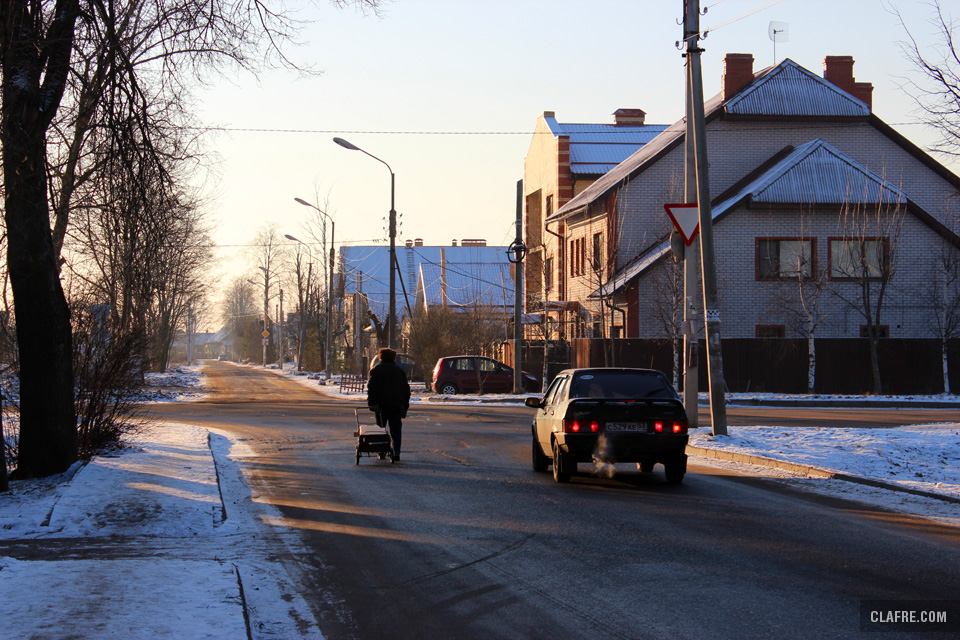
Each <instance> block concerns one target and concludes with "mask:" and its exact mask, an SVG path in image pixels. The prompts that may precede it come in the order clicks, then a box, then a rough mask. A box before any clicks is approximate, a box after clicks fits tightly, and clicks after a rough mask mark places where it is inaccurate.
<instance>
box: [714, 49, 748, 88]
mask: <svg viewBox="0 0 960 640" xmlns="http://www.w3.org/2000/svg"><path fill="white" fill-rule="evenodd" d="M751 82H753V54H750V53H728V54H727V55H725V56H724V57H723V76H722V77H721V79H720V84H721V85H723V89H722V93H721V95H720V98H721V99H722V100H729V99H730V98H732V97H733V94H735V93H736V92H737V91H740V89H743V88H744V87H745V86H747V85H748V84H750V83H751Z"/></svg>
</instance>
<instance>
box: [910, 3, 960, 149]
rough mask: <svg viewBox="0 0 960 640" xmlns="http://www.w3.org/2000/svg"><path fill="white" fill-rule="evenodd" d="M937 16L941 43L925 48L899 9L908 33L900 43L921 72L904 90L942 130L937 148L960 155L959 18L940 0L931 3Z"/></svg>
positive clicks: (923, 116) (926, 118)
mask: <svg viewBox="0 0 960 640" xmlns="http://www.w3.org/2000/svg"><path fill="white" fill-rule="evenodd" d="M930 6H931V7H932V11H933V15H932V16H931V18H930V20H929V23H930V25H931V26H932V27H933V29H934V30H935V31H936V32H938V35H939V38H940V44H939V46H927V45H925V46H923V47H921V46H920V45H919V44H918V43H917V40H916V39H915V38H914V37H913V34H912V33H911V32H910V30H909V29H908V28H907V26H906V23H905V22H904V20H903V17H902V16H901V15H900V13H899V12H898V11H896V9H894V10H893V12H894V13H895V14H896V15H897V17H898V18H899V19H900V25H901V26H902V27H903V30H904V32H905V33H906V34H907V38H906V40H904V41H902V42H900V43H899V45H900V50H901V51H902V52H903V54H904V56H906V58H907V59H908V60H909V61H910V62H912V63H913V66H914V68H915V69H916V70H917V71H918V74H917V75H915V76H913V77H911V78H910V79H906V80H904V82H903V84H902V85H901V88H902V89H904V91H906V92H907V93H908V94H909V95H910V96H911V97H912V98H913V99H914V100H915V101H916V103H917V105H918V106H919V107H920V113H921V116H920V118H921V120H922V121H923V122H925V123H926V124H928V125H930V126H931V127H933V128H935V129H936V130H937V131H939V132H940V142H939V143H938V144H937V145H936V146H935V147H934V149H935V150H936V151H940V152H942V153H946V154H950V155H960V51H958V50H957V47H956V42H955V41H954V30H955V29H956V28H957V21H956V20H954V19H953V18H952V17H951V16H947V15H944V13H943V7H941V6H940V2H939V1H938V0H933V2H931V3H930Z"/></svg>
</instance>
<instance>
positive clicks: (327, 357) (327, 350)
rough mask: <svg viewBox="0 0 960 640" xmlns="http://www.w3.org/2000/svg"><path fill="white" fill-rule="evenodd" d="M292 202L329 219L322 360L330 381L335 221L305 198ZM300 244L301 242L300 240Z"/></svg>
mask: <svg viewBox="0 0 960 640" xmlns="http://www.w3.org/2000/svg"><path fill="white" fill-rule="evenodd" d="M293 200H294V202H296V203H298V204H302V205H303V206H305V207H310V208H311V209H313V210H315V211H317V212H318V213H320V214H321V215H323V216H324V217H325V218H326V219H327V220H329V221H330V281H329V282H328V284H327V338H326V348H325V349H324V351H325V354H324V360H325V361H326V369H327V382H330V376H331V375H332V374H333V367H332V366H331V364H332V360H331V359H330V357H331V355H332V353H333V351H332V348H333V268H334V264H335V262H334V248H333V243H334V240H335V239H336V233H337V223H336V222H335V221H334V219H333V217H331V216H330V214H329V213H327V212H326V211H324V210H323V209H321V208H320V207H318V206H317V205H315V204H311V203H309V202H307V201H306V200H303V199H301V198H294V199H293ZM287 238H289V239H290V240H295V241H297V242H300V241H299V240H297V239H296V238H294V237H292V236H287ZM300 244H303V243H302V242H300Z"/></svg>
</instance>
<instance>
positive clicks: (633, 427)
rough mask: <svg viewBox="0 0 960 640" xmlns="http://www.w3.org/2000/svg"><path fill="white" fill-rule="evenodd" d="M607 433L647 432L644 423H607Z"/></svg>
mask: <svg viewBox="0 0 960 640" xmlns="http://www.w3.org/2000/svg"><path fill="white" fill-rule="evenodd" d="M606 430H607V431H647V424H646V423H645V422H608V423H607V427H606Z"/></svg>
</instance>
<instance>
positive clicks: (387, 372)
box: [367, 362, 410, 415]
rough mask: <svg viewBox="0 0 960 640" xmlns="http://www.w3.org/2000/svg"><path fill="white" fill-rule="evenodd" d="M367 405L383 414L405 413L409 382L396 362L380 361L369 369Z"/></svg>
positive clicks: (407, 405)
mask: <svg viewBox="0 0 960 640" xmlns="http://www.w3.org/2000/svg"><path fill="white" fill-rule="evenodd" d="M367 406H368V407H370V410H371V411H379V412H380V413H382V414H384V415H395V414H397V413H399V414H401V415H406V413H407V409H408V408H409V407H410V384H409V383H408V382H407V374H405V373H404V372H403V369H401V368H400V367H398V366H397V364H396V363H394V362H381V363H380V364H378V365H377V366H375V367H374V368H373V369H371V370H370V380H368V381H367ZM375 407H378V408H375Z"/></svg>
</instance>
